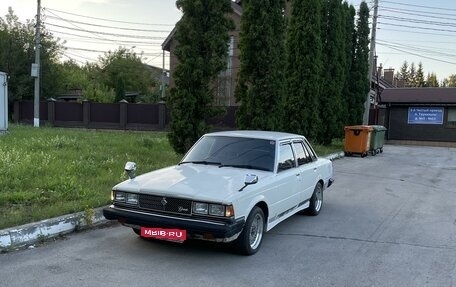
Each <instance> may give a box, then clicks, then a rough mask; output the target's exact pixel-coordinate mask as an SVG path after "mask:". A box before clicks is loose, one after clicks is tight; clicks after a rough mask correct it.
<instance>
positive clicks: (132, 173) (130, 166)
mask: <svg viewBox="0 0 456 287" xmlns="http://www.w3.org/2000/svg"><path fill="white" fill-rule="evenodd" d="M125 171H126V172H127V174H128V176H129V177H130V179H134V178H135V177H136V163H134V162H131V161H129V162H127V163H126V164H125Z"/></svg>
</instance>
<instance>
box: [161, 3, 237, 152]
mask: <svg viewBox="0 0 456 287" xmlns="http://www.w3.org/2000/svg"><path fill="white" fill-rule="evenodd" d="M176 6H177V7H178V9H180V10H181V11H182V12H183V15H182V18H181V20H180V21H179V22H178V23H177V25H176V33H175V36H174V37H175V40H176V42H177V47H176V50H175V54H176V56H177V58H178V60H179V63H180V64H179V65H178V66H177V67H176V70H175V72H174V80H175V88H174V89H173V90H172V92H171V95H170V97H169V99H168V104H169V106H170V108H171V131H170V133H169V134H168V137H169V140H170V143H171V145H172V146H173V148H174V150H175V151H176V152H178V153H185V152H186V151H187V150H188V149H189V148H190V147H191V146H192V145H193V143H194V142H195V141H196V140H197V139H198V138H199V137H200V136H201V135H202V134H204V133H205V132H207V130H208V126H207V123H206V120H207V119H208V118H210V117H212V116H213V115H214V113H215V112H214V111H215V108H214V107H213V105H212V103H213V101H214V95H213V91H212V87H213V85H211V83H213V82H214V81H215V80H216V78H217V76H218V74H219V73H220V72H221V71H222V70H223V69H224V68H226V64H227V62H226V57H227V53H228V41H229V35H228V32H229V31H230V30H231V29H233V28H234V24H233V21H232V20H231V19H230V18H229V16H228V13H232V9H231V2H230V0H223V1H221V0H177V1H176Z"/></svg>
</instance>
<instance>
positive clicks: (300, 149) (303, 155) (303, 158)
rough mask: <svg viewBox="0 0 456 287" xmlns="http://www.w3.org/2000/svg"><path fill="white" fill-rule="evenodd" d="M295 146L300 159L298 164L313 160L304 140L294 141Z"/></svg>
mask: <svg viewBox="0 0 456 287" xmlns="http://www.w3.org/2000/svg"><path fill="white" fill-rule="evenodd" d="M293 148H294V150H295V152H296V157H297V159H298V165H303V164H306V163H308V162H311V161H312V158H311V157H310V154H309V152H308V151H307V149H305V148H304V146H303V143H302V142H294V143H293Z"/></svg>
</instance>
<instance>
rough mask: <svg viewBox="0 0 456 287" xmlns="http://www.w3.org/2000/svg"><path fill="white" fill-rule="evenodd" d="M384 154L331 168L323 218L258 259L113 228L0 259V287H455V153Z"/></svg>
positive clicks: (388, 150)
mask: <svg viewBox="0 0 456 287" xmlns="http://www.w3.org/2000/svg"><path fill="white" fill-rule="evenodd" d="M384 150H385V152H384V153H383V154H380V155H377V156H375V157H367V158H364V159H362V158H359V157H353V158H344V159H341V160H337V161H335V162H334V165H335V172H336V182H335V184H334V185H333V187H331V189H330V190H328V192H327V193H326V194H325V203H324V204H325V205H324V209H323V211H322V212H321V213H320V215H319V216H317V217H308V216H299V215H296V216H294V217H292V218H290V219H289V220H288V221H286V222H284V223H282V224H280V225H279V226H277V227H276V228H274V229H273V230H271V232H269V233H267V234H266V236H265V238H264V242H263V246H262V249H261V250H260V251H259V253H257V254H256V255H254V256H251V257H243V256H238V255H235V254H232V253H231V252H230V250H229V249H228V248H226V247H225V246H224V245H218V244H207V243H204V242H189V243H186V244H183V245H175V244H170V243H167V242H153V241H147V240H142V239H140V238H138V237H137V236H135V235H134V234H133V232H132V231H131V230H130V229H128V228H124V227H120V226H113V227H108V228H103V229H98V230H92V231H88V232H81V233H78V234H73V235H70V236H68V237H67V238H66V239H64V240H59V241H57V242H53V243H49V244H46V245H45V246H41V247H38V248H35V249H32V250H23V251H18V252H12V253H8V254H2V255H0V286H186V287H189V286H410V287H411V286H456V149H448V148H431V147H405V146H386V147H385V149H384Z"/></svg>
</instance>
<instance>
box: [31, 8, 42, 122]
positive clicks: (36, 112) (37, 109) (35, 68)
mask: <svg viewBox="0 0 456 287" xmlns="http://www.w3.org/2000/svg"><path fill="white" fill-rule="evenodd" d="M40 26H41V0H38V9H37V13H36V35H35V64H34V65H32V76H33V77H35V100H34V112H33V126H34V127H36V128H38V127H39V126H40V70H41V67H40V65H41V63H40V50H41V31H40V28H41V27H40Z"/></svg>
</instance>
